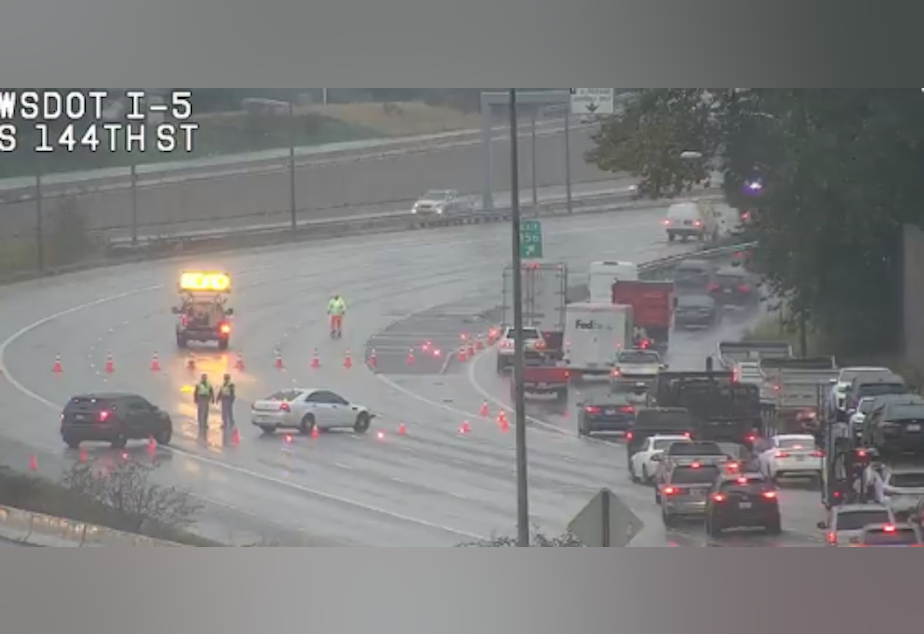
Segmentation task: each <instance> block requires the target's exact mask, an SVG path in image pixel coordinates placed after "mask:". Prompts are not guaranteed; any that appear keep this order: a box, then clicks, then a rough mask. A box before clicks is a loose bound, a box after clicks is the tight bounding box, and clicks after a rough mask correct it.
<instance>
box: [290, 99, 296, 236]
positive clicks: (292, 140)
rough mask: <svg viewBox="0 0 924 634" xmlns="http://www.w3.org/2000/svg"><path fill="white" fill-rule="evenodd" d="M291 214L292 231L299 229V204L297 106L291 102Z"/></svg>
mask: <svg viewBox="0 0 924 634" xmlns="http://www.w3.org/2000/svg"><path fill="white" fill-rule="evenodd" d="M289 213H291V215H292V231H293V232H294V231H295V230H296V229H298V203H297V201H296V200H295V104H294V103H292V102H291V101H290V102H289Z"/></svg>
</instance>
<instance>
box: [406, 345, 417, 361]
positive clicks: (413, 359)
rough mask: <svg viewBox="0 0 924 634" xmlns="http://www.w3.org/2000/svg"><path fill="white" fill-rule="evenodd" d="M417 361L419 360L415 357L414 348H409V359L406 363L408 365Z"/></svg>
mask: <svg viewBox="0 0 924 634" xmlns="http://www.w3.org/2000/svg"><path fill="white" fill-rule="evenodd" d="M416 361H417V359H415V358H414V349H413V348H411V349H410V350H408V352H407V361H406V363H407V364H408V365H414V363H416Z"/></svg>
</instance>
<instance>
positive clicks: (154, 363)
mask: <svg viewBox="0 0 924 634" xmlns="http://www.w3.org/2000/svg"><path fill="white" fill-rule="evenodd" d="M151 372H160V357H158V356H157V352H156V351H155V352H154V354H153V355H151Z"/></svg>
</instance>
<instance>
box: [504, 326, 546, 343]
mask: <svg viewBox="0 0 924 634" xmlns="http://www.w3.org/2000/svg"><path fill="white" fill-rule="evenodd" d="M516 334H517V331H516V330H514V329H513V328H511V329H510V330H508V331H507V334H506V335H505V336H506V338H507V339H511V340H513V341H516V339H517V337H516ZM540 338H541V335H540V334H539V331H538V330H536V329H535V328H524V329H523V341H530V340H534V339H540Z"/></svg>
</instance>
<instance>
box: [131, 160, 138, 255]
mask: <svg viewBox="0 0 924 634" xmlns="http://www.w3.org/2000/svg"><path fill="white" fill-rule="evenodd" d="M131 167H132V173H131V176H132V246H133V247H137V246H138V161H136V160H135V155H134V154H133V155H132V166H131Z"/></svg>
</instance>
